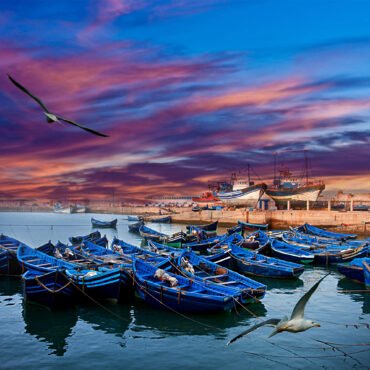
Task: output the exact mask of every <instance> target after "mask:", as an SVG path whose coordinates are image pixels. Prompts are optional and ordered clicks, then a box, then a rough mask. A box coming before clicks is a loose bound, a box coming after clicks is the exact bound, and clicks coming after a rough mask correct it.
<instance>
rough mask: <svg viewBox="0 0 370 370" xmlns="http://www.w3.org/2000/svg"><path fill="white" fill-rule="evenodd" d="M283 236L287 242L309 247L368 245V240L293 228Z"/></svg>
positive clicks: (341, 248) (339, 247)
mask: <svg viewBox="0 0 370 370" xmlns="http://www.w3.org/2000/svg"><path fill="white" fill-rule="evenodd" d="M281 238H282V239H283V240H284V241H285V242H286V243H294V244H298V245H301V246H302V247H306V248H308V249H319V248H333V249H334V248H338V249H340V250H343V249H348V248H354V247H360V246H362V245H368V244H369V241H368V240H338V239H328V238H322V237H318V236H315V235H310V234H304V233H300V232H298V231H296V230H294V229H293V232H284V233H282V235H281Z"/></svg>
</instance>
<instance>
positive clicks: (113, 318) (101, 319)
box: [78, 302, 132, 337]
mask: <svg viewBox="0 0 370 370" xmlns="http://www.w3.org/2000/svg"><path fill="white" fill-rule="evenodd" d="M104 307H105V308H106V309H104V308H101V307H98V306H94V305H84V306H79V307H78V316H79V318H80V319H81V320H83V321H85V322H87V323H89V324H90V325H91V327H92V328H93V329H94V330H101V331H103V332H104V333H107V334H114V335H116V336H118V337H122V336H123V335H124V333H125V332H126V330H127V329H128V327H129V325H130V323H131V321H132V318H131V313H130V311H131V306H130V305H128V304H113V303H112V304H108V303H106V302H105V303H104ZM108 310H109V311H108Z"/></svg>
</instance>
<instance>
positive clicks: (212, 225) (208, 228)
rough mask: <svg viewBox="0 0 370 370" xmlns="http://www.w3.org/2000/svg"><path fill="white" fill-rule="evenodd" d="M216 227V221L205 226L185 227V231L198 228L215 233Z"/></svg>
mask: <svg viewBox="0 0 370 370" xmlns="http://www.w3.org/2000/svg"><path fill="white" fill-rule="evenodd" d="M217 226H218V221H215V222H211V223H210V224H205V225H187V226H186V229H187V230H188V231H190V230H191V229H192V228H198V229H202V230H204V231H213V232H216V231H217Z"/></svg>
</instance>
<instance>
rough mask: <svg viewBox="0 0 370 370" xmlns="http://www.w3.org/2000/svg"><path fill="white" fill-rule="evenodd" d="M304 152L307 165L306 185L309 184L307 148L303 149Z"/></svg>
mask: <svg viewBox="0 0 370 370" xmlns="http://www.w3.org/2000/svg"><path fill="white" fill-rule="evenodd" d="M303 153H304V165H305V175H306V185H308V157H307V151H306V149H305V150H304V151H303Z"/></svg>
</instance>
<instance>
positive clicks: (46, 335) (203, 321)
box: [0, 212, 370, 370]
mask: <svg viewBox="0 0 370 370" xmlns="http://www.w3.org/2000/svg"><path fill="white" fill-rule="evenodd" d="M91 217H95V218H98V219H100V220H110V219H113V218H118V227H117V229H116V230H112V229H105V230H101V232H102V234H106V235H107V237H108V239H109V240H110V241H111V240H112V238H113V237H114V236H116V237H118V238H120V239H123V240H125V241H127V242H129V243H133V244H136V245H139V244H140V242H141V238H140V237H139V236H137V235H135V234H131V233H129V232H128V228H127V225H128V223H129V222H128V221H127V217H125V216H123V215H108V214H104V215H95V214H54V213H15V212H14V213H12V212H8V213H0V232H1V233H4V234H6V235H8V236H12V237H15V238H16V239H19V240H21V241H23V242H24V243H26V244H28V245H30V246H32V247H37V246H39V245H41V244H44V243H45V242H47V241H48V240H51V241H52V242H55V243H56V242H57V241H58V240H60V241H62V242H67V241H68V237H69V236H72V235H85V234H88V233H90V232H92V231H93V229H92V228H91V222H90V219H91ZM148 226H149V227H153V228H154V229H156V230H158V231H161V232H164V233H174V232H177V231H180V230H181V229H182V228H184V226H181V225H176V224H150V223H148ZM327 272H328V269H326V268H325V267H315V266H314V267H306V270H305V272H304V273H303V275H302V276H301V277H300V278H299V279H297V280H285V281H279V280H267V279H258V280H260V281H262V282H263V283H265V284H266V285H267V287H268V291H267V293H266V296H265V298H264V299H263V300H262V303H256V304H250V305H248V306H246V307H245V308H242V307H239V308H238V311H237V312H235V311H233V312H223V313H217V314H203V315H187V314H186V315H179V314H176V313H174V312H169V311H164V310H159V309H155V308H151V307H149V306H147V305H145V304H144V303H143V302H141V301H140V300H139V299H137V298H136V299H134V300H132V301H131V302H127V303H119V304H116V303H113V302H104V303H103V305H102V306H98V305H96V304H94V303H91V304H83V305H78V306H75V307H73V308H70V309H67V310H60V311H50V310H49V309H47V308H45V307H42V306H38V305H36V304H32V303H26V302H24V300H23V298H22V287H21V280H20V279H19V278H9V277H0V315H1V325H0V359H1V363H0V369H18V368H27V369H30V370H31V369H51V368H52V369H66V368H70V369H92V368H93V369H108V368H112V369H113V368H117V369H118V368H125V369H144V368H145V369H158V368H160V369H176V368H181V369H194V368H202V369H216V368H217V369H220V368H224V369H262V368H276V369H285V368H287V369H289V368H293V369H318V368H327V369H345V368H357V369H360V368H369V366H370V329H369V324H370V293H365V292H363V290H364V286H363V285H361V284H357V283H354V282H351V281H350V280H347V279H345V278H343V277H342V276H341V275H340V274H338V273H337V272H336V269H335V268H331V272H332V273H331V275H329V276H328V277H327V278H326V279H325V280H324V281H323V282H322V283H321V284H320V286H319V288H318V290H317V291H316V292H315V293H314V295H313V296H312V298H311V299H310V301H309V302H308V304H307V306H306V310H305V316H306V317H307V318H310V319H312V320H313V321H315V322H318V323H320V324H321V327H320V328H313V329H311V330H308V331H306V332H303V333H298V334H291V333H282V334H279V335H276V336H274V337H272V338H268V335H269V334H270V333H271V331H272V328H271V327H263V328H260V329H258V330H257V331H255V332H253V333H251V334H249V335H248V336H246V337H244V338H242V339H240V340H239V341H237V342H235V343H234V344H232V345H230V346H226V343H227V342H228V340H229V339H231V338H232V337H234V336H235V335H237V334H239V333H240V332H241V331H243V330H245V329H246V328H247V327H248V326H249V325H253V324H256V323H258V322H260V321H261V320H266V319H268V318H282V317H283V316H285V315H288V316H289V315H290V313H291V311H292V309H293V307H294V305H295V303H296V302H297V301H298V299H299V298H300V297H301V296H302V295H303V294H304V293H305V292H306V291H307V290H308V289H309V288H310V287H311V286H312V285H313V284H314V283H315V282H316V281H317V280H318V279H319V278H320V277H322V276H324V275H325V274H327ZM356 290H357V291H360V292H356Z"/></svg>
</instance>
